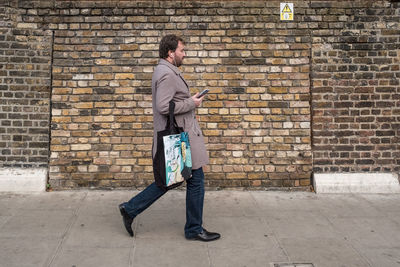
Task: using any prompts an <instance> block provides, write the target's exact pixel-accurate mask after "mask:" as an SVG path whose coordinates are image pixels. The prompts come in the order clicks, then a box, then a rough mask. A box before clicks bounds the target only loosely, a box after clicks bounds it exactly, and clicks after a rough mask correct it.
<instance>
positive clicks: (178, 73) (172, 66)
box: [158, 58, 189, 88]
mask: <svg viewBox="0 0 400 267" xmlns="http://www.w3.org/2000/svg"><path fill="white" fill-rule="evenodd" d="M158 64H160V65H165V66H167V67H168V68H170V69H171V70H173V71H174V72H175V74H176V75H178V76H179V77H180V78H181V79H182V81H183V82H184V83H185V84H186V87H187V88H189V85H188V84H187V82H186V81H185V79H184V78H183V77H182V72H181V71H180V70H179V69H178V68H177V67H176V66H174V65H172V64H171V63H169V62H168V61H167V60H165V59H162V58H161V59H160V62H159V63H158Z"/></svg>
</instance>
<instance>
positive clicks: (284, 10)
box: [282, 4, 292, 13]
mask: <svg viewBox="0 0 400 267" xmlns="http://www.w3.org/2000/svg"><path fill="white" fill-rule="evenodd" d="M282 12H283V13H292V10H291V9H290V7H289V5H288V4H286V6H285V7H284V8H283V11H282Z"/></svg>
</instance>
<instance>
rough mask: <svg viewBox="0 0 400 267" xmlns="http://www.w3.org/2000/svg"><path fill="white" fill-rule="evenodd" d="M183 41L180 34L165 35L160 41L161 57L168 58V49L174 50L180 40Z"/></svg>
mask: <svg viewBox="0 0 400 267" xmlns="http://www.w3.org/2000/svg"><path fill="white" fill-rule="evenodd" d="M179 41H180V42H182V43H184V42H183V40H182V38H181V37H179V36H176V35H175V34H168V35H165V36H164V37H163V38H162V39H161V42H160V48H159V50H158V51H159V53H160V58H164V59H165V58H167V57H168V51H170V50H171V51H174V52H175V50H176V48H177V47H178V42H179Z"/></svg>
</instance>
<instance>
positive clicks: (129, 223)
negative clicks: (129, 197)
mask: <svg viewBox="0 0 400 267" xmlns="http://www.w3.org/2000/svg"><path fill="white" fill-rule="evenodd" d="M118 208H119V211H120V212H121V215H122V221H123V222H124V225H125V229H126V231H128V233H129V235H130V236H133V230H132V223H133V219H132V218H131V217H130V216H129V215H128V213H127V212H126V210H125V207H124V205H123V204H120V205H119V206H118Z"/></svg>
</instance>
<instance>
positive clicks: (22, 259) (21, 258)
mask: <svg viewBox="0 0 400 267" xmlns="http://www.w3.org/2000/svg"><path fill="white" fill-rule="evenodd" d="M58 243H59V241H58V240H57V239H46V238H42V237H37V236H35V237H29V236H25V237H23V238H16V237H0V266H4V267H14V266H15V267H17V266H18V267H25V266H26V267H28V266H29V267H34V266H46V263H47V261H48V259H49V258H51V257H52V255H53V254H54V253H55V252H56V250H57V247H58Z"/></svg>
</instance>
